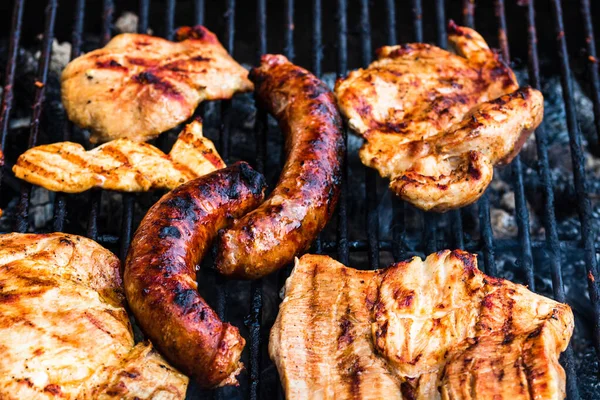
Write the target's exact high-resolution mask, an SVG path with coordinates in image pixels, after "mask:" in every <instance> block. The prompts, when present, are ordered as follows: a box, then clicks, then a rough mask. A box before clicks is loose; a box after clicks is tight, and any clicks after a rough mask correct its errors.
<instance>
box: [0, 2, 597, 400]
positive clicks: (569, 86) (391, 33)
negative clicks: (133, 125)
mask: <svg viewBox="0 0 600 400" xmlns="http://www.w3.org/2000/svg"><path fill="white" fill-rule="evenodd" d="M547 2H549V3H550V5H551V7H552V12H553V14H552V15H553V21H552V24H553V25H554V28H555V32H553V33H555V34H556V50H557V55H556V60H557V61H558V63H559V67H560V76H561V86H562V93H563V102H564V107H565V110H566V117H567V127H568V133H569V144H570V154H571V158H572V165H573V178H574V191H575V193H576V198H577V207H578V213H579V221H580V225H581V230H580V234H581V239H580V240H578V239H576V240H561V239H560V237H559V231H558V223H557V218H556V213H555V198H554V191H553V187H552V186H553V181H552V176H551V171H550V162H549V154H548V132H547V129H546V126H545V124H542V125H541V126H540V127H539V129H538V130H537V132H536V149H537V157H538V160H537V161H538V164H537V165H538V168H537V173H538V174H539V178H540V181H541V185H540V186H541V189H542V192H543V193H542V195H543V201H544V207H543V226H544V231H545V240H535V239H533V238H532V236H531V232H530V221H529V212H528V209H527V200H526V197H525V188H524V183H523V182H524V181H523V179H524V178H523V176H524V167H523V163H522V162H521V158H520V157H519V156H517V157H516V158H515V159H514V161H513V163H512V164H511V166H510V168H511V177H512V189H513V191H514V195H515V218H516V221H517V227H518V237H517V238H516V239H513V238H511V239H501V240H495V239H494V235H493V229H492V223H491V219H490V199H489V198H488V196H487V194H484V196H483V197H482V198H481V199H480V201H479V202H478V206H477V207H478V217H479V226H480V238H475V239H473V238H468V237H466V235H464V230H463V213H462V212H461V211H460V210H458V211H452V212H450V213H448V214H447V215H442V216H440V215H437V214H429V213H422V212H420V211H416V210H414V209H412V207H411V206H409V205H407V204H405V203H403V202H401V201H399V200H397V199H395V198H394V199H393V200H392V208H393V218H394V222H395V223H394V225H393V226H392V230H391V240H380V238H379V231H380V229H379V221H380V216H379V203H380V201H381V198H382V196H384V195H385V194H383V193H378V185H377V183H378V180H379V178H378V177H377V175H376V173H375V171H374V170H372V169H368V168H364V170H363V171H362V173H364V186H365V193H364V199H365V204H366V212H365V219H364V220H363V221H362V222H361V224H362V225H363V226H364V227H365V228H364V229H363V231H364V234H365V235H364V236H361V237H350V229H349V220H352V219H353V218H354V216H349V199H350V198H351V196H350V194H349V187H348V185H349V176H348V174H349V171H348V169H346V170H345V171H344V176H343V180H342V192H341V196H340V200H339V205H338V210H337V215H336V221H332V223H331V224H330V225H336V226H335V228H336V232H335V240H330V239H329V240H327V238H325V236H321V237H319V239H318V240H317V241H316V243H315V245H314V247H313V251H315V252H324V253H327V254H331V255H334V256H336V258H337V259H338V260H339V261H341V262H342V263H344V264H346V265H348V264H349V263H350V256H351V254H352V253H359V252H366V254H367V257H366V259H367V260H368V265H369V267H370V268H379V267H380V254H381V252H391V253H392V255H393V258H394V259H395V260H401V259H404V258H406V257H408V256H411V255H413V254H422V253H423V252H426V253H429V252H433V251H435V250H438V249H440V248H445V247H459V248H465V249H467V250H470V251H476V252H480V253H481V254H482V255H483V263H482V269H484V271H485V272H486V273H488V274H490V275H497V274H498V268H497V266H496V260H495V259H496V257H495V255H496V254H497V253H499V252H503V251H508V250H510V251H517V252H518V254H519V256H518V262H519V265H520V267H521V268H522V269H523V271H524V276H525V281H526V282H525V283H527V284H528V285H529V287H530V288H531V289H532V290H535V281H534V271H535V269H534V257H533V252H534V251H536V250H541V251H544V252H546V254H547V255H548V257H547V260H548V262H549V263H550V270H551V278H552V290H553V293H554V297H555V298H556V299H557V300H558V301H561V302H564V301H566V295H565V288H564V284H563V277H562V261H561V259H562V258H561V257H562V255H563V254H564V253H565V252H566V251H570V250H580V251H582V252H583V254H584V260H585V266H586V276H585V277H584V276H583V275H582V276H581V279H587V281H588V288H589V297H590V301H591V304H592V310H593V323H592V325H593V345H594V346H595V348H596V354H600V287H599V285H600V280H599V278H600V275H599V273H598V265H597V258H596V257H597V253H598V252H599V250H598V249H597V248H596V245H595V243H594V240H595V233H594V231H593V227H592V224H591V221H592V205H591V201H590V198H589V193H588V192H586V176H585V174H586V172H585V154H584V152H583V147H582V134H581V132H580V128H579V126H578V123H577V114H576V113H577V110H576V103H575V100H574V95H573V91H574V89H573V77H572V73H571V66H570V60H569V55H568V52H567V40H566V34H565V28H564V21H563V13H562V8H561V2H560V0H548V1H545V2H544V4H545V3H547ZM150 3H151V2H150V0H140V2H139V9H138V14H139V25H138V31H139V32H147V31H148V28H149V17H150ZM193 3H194V6H195V7H194V9H195V12H194V15H193V17H192V18H190V21H189V23H197V24H201V23H204V22H205V11H206V10H205V4H204V3H205V2H204V1H203V0H195V1H194V2H193ZM294 3H295V2H294V0H286V1H285V4H284V16H283V19H281V20H279V19H277V20H276V21H275V22H274V24H283V28H284V29H283V31H284V47H283V48H282V49H273V48H270V47H268V46H267V44H268V43H267V39H268V34H267V23H268V22H269V23H273V22H271V21H267V16H268V15H269V13H268V10H267V1H266V0H257V1H256V21H255V24H256V32H257V37H256V39H255V41H253V42H254V48H255V49H256V54H257V56H256V57H255V60H254V61H255V63H258V62H259V59H260V55H262V54H265V53H267V51H268V50H269V51H271V52H283V53H284V54H285V55H286V56H287V57H288V58H289V59H291V60H293V59H294V56H295V48H294V33H295V25H294V20H295V18H294V17H295V15H294V11H295V10H296V9H298V10H299V9H300V6H301V7H302V10H303V11H306V12H308V8H309V7H311V9H310V13H311V16H312V26H311V29H312V31H311V38H312V44H311V46H312V53H311V65H310V67H311V69H312V71H313V72H314V73H315V74H316V75H317V76H321V75H322V73H323V72H324V71H323V68H322V67H323V60H324V57H325V55H324V52H323V43H324V34H323V32H324V31H323V21H324V20H325V18H324V17H323V12H324V10H325V9H326V7H324V5H323V4H322V1H321V0H313V1H312V3H311V4H310V5H309V4H308V3H307V4H294ZM357 3H358V4H356V8H353V10H356V12H357V13H358V14H359V15H358V26H357V28H358V32H359V35H358V36H359V46H358V47H359V48H358V52H360V60H361V64H362V65H363V66H365V65H367V64H369V62H370V61H371V56H372V54H373V52H372V29H371V18H370V15H369V12H370V6H371V5H372V3H373V2H369V0H360V1H359V2H357ZM382 3H384V6H383V7H385V14H386V21H385V25H386V26H385V31H386V35H385V41H386V42H387V43H389V44H395V43H397V39H398V36H397V25H396V22H397V18H398V14H399V13H397V10H396V6H397V5H396V4H395V2H394V1H393V0H384V1H382ZM432 3H433V1H432ZM176 6H177V4H176V1H175V0H165V2H164V26H163V28H164V29H163V30H160V31H159V32H160V33H161V35H162V36H164V37H166V38H172V37H173V35H174V32H175V28H176V25H175V16H176V13H177V9H176ZM462 7H463V8H462V17H463V21H462V22H463V24H465V25H467V26H471V27H473V26H474V24H475V21H476V18H475V14H476V8H475V2H474V0H463V3H462ZM24 8H25V0H14V5H13V14H12V25H11V26H12V29H11V34H10V38H9V48H8V57H7V59H8V63H7V68H6V72H5V75H4V77H5V78H4V79H5V81H4V87H3V89H4V90H3V97H2V106H1V109H0V129H1V143H2V148H4V147H5V143H6V137H7V133H8V130H9V120H10V117H11V110H12V108H13V105H14V93H13V87H14V83H15V82H14V81H15V68H16V65H17V57H18V50H19V46H20V40H21V32H22V26H23V15H24ZM411 8H412V15H411V18H412V20H413V25H412V29H413V38H412V39H414V40H415V41H422V40H423V36H424V35H423V33H424V32H423V25H424V24H423V5H422V1H421V0H412V3H411ZM494 8H495V15H496V23H497V32H498V43H499V45H500V50H501V53H502V55H503V56H504V58H505V59H506V60H510V48H509V41H508V29H510V26H509V23H511V24H513V23H515V22H512V20H511V21H507V18H506V11H505V3H504V0H495V1H494ZM57 10H58V1H57V0H48V2H47V6H46V8H45V26H44V34H43V40H42V45H41V56H40V58H39V65H38V71H37V83H36V90H35V98H34V102H33V105H32V106H33V107H32V108H33V111H32V117H31V125H30V132H29V142H28V146H29V147H32V146H35V145H36V144H37V142H38V134H39V132H40V123H41V122H40V121H41V115H42V111H43V106H44V96H45V90H46V85H47V78H48V69H49V63H50V57H51V51H52V40H53V38H54V30H55V24H56V17H57ZM114 10H115V5H114V2H113V0H103V12H102V22H101V33H100V38H101V39H100V44H101V45H104V44H105V43H107V42H108V40H110V37H111V27H112V23H113V14H114ZM63 11H64V10H63ZM85 11H86V1H85V0H76V1H75V4H74V10H72V12H74V19H73V29H72V37H71V43H72V50H71V59H73V58H75V57H77V56H79V55H80V54H81V52H82V47H83V43H84V42H83V36H84V16H85ZM348 11H349V6H348V1H347V0H336V4H335V11H334V14H332V15H330V16H329V19H330V20H333V19H335V21H336V33H335V36H336V49H337V54H336V55H337V62H336V71H335V72H336V74H337V76H343V75H345V74H346V73H347V71H348V69H349V65H348V64H349V62H348V56H349V46H348V36H349V22H348ZM522 11H523V14H522V15H520V16H518V17H517V16H515V17H514V19H515V21H519V22H522V23H526V24H527V25H528V38H527V42H528V50H529V51H528V63H527V65H528V73H529V83H530V84H531V85H532V86H533V87H535V88H537V89H541V80H540V61H539V57H538V47H537V46H538V45H537V39H538V38H537V32H536V19H535V11H536V8H535V4H534V0H528V1H527V6H526V7H524V8H522ZM70 12H71V11H70ZM428 12H429V11H426V13H428ZM432 13H435V16H434V18H435V21H436V22H437V25H436V38H437V40H436V44H437V45H438V46H440V47H442V48H445V47H446V46H447V39H446V4H445V1H444V0H435V7H434V8H432ZM580 15H581V17H582V22H583V28H584V32H585V43H582V45H583V46H585V49H586V51H587V56H588V65H587V68H588V72H589V80H590V82H591V84H590V86H591V98H592V101H593V106H594V108H593V110H594V115H595V127H596V133H597V134H598V135H600V83H599V81H600V79H599V76H598V63H597V59H596V49H595V41H594V29H593V21H592V14H591V5H590V1H589V0H580ZM244 17H245V18H246V17H247V16H244ZM511 17H512V16H511ZM224 21H225V24H224V26H225V29H224V32H217V33H218V34H219V37H220V38H221V40H222V42H223V44H224V46H225V47H226V48H227V49H228V51H229V52H230V53H231V54H234V50H235V49H234V44H235V43H236V41H235V31H236V2H235V0H227V1H226V2H225V13H224ZM208 25H209V28H210V23H209V24H208ZM208 106H209V105H206V106H204V105H202V106H201V107H200V108H199V110H198V111H197V114H198V115H203V112H204V109H205V107H208ZM210 106H211V107H217V108H218V109H219V110H220V111H219V112H218V115H220V122H219V134H220V135H219V141H218V144H219V146H218V149H219V152H220V154H221V155H222V157H223V159H224V160H226V161H229V160H230V153H231V149H232V134H231V129H232V126H231V124H232V119H233V112H234V107H233V106H232V102H231V101H222V102H218V103H216V104H211V105H210ZM73 129H74V128H73V126H72V124H71V123H69V122H67V123H66V124H65V127H64V131H63V137H62V139H63V140H69V139H70V138H71V137H72V132H73ZM254 133H255V141H256V159H255V160H248V161H250V162H253V164H254V165H255V166H256V169H257V170H259V171H261V172H264V171H265V168H266V165H267V143H268V139H269V138H268V117H267V115H266V114H265V113H264V111H261V110H258V111H257V114H256V119H255V126H254ZM163 136H164V137H167V135H163ZM345 140H346V143H348V129H347V127H345ZM166 142H167V139H160V140H159V142H158V143H159V145H160V146H161V147H163V148H164V147H165V146H166ZM346 157H347V156H346ZM1 178H2V171H1V170H0V184H1V183H2V180H1ZM0 193H1V192H0ZM30 195H31V185H30V184H28V183H25V182H23V183H21V186H20V195H19V201H18V207H17V217H16V223H15V226H14V230H15V231H18V232H25V231H27V230H29V228H30V227H29V223H28V218H29V207H30ZM102 196H103V194H102V191H98V190H93V191H91V192H90V193H89V209H90V213H89V218H88V220H87V221H88V222H87V236H89V237H90V238H92V239H95V240H98V239H101V240H100V241H101V242H102V239H104V241H108V242H115V241H118V245H119V255H120V257H121V259H124V258H125V255H126V253H127V249H128V247H129V244H130V240H131V236H132V233H133V230H134V226H133V225H134V217H135V215H134V214H135V210H136V197H135V196H134V195H133V194H125V195H123V200H122V201H123V213H122V221H121V229H120V235H119V237H118V238H117V237H107V236H106V235H100V234H99V230H98V218H99V213H100V204H101V200H102ZM67 208H68V207H67V196H66V195H64V194H58V195H57V196H56V200H55V205H54V213H55V214H54V221H53V228H54V230H56V231H62V230H64V229H65V220H66V218H67V212H68V210H67ZM409 214H411V215H414V214H417V215H418V216H419V220H420V221H421V223H422V224H423V225H422V227H423V229H422V232H423V237H422V238H421V241H420V244H419V245H418V246H417V247H415V246H409V245H407V244H406V240H405V238H406V236H407V230H406V228H407V224H408V223H409V218H408V217H409ZM442 222H443V223H442ZM440 226H445V227H446V229H447V230H448V231H447V232H446V231H444V229H442V228H440ZM335 228H334V229H335ZM329 230H331V227H330V228H329ZM415 249H416V250H415ZM288 273H289V269H288V270H284V271H282V272H281V273H280V274H279V276H278V277H276V280H277V285H278V286H281V284H282V283H283V281H284V279H285V278H286V277H287V274H288ZM215 279H216V288H217V290H216V300H215V302H214V303H213V305H214V306H215V309H216V310H217V312H218V314H219V316H220V317H222V318H224V319H227V303H228V301H227V299H228V290H227V283H226V282H225V281H224V280H223V279H222V278H220V277H216V278H215ZM267 279H270V278H267ZM264 285H265V281H264V280H261V281H255V282H252V283H251V284H250V285H248V289H249V291H250V299H251V301H250V307H249V309H248V317H247V319H246V321H245V322H246V326H247V328H248V331H249V336H248V353H249V354H248V359H249V362H248V364H247V368H248V379H247V385H244V386H243V387H242V388H241V389H240V393H245V394H242V396H248V397H249V398H250V399H258V398H268V397H267V396H266V394H265V393H269V394H272V393H274V391H273V389H272V388H270V389H268V390H265V385H266V383H265V382H264V381H263V380H264V379H263V371H265V369H268V367H266V366H265V365H263V364H264V363H262V358H263V357H264V354H265V347H266V346H265V343H264V340H263V339H264V337H265V332H266V331H267V330H268V329H269V328H270V323H272V321H263V319H264V317H263V303H264V302H265V298H264V297H263V296H264V295H265V293H263V292H264ZM562 363H563V365H564V367H565V370H566V373H567V392H568V397H569V398H570V399H578V398H579V387H578V383H577V376H576V365H575V356H574V352H573V348H572V346H570V347H569V348H568V349H567V351H566V352H565V353H564V355H563V357H562ZM269 382H270V381H269ZM277 388H278V389H277V392H278V395H279V396H280V397H281V396H282V393H281V390H280V388H279V385H278V386H277ZM261 390H262V391H263V392H262V393H261ZM230 393H231V392H225V391H224V390H218V391H215V392H212V393H211V392H202V393H201V395H202V396H209V397H210V396H216V397H224V396H225V395H228V394H230ZM261 394H262V396H261Z"/></svg>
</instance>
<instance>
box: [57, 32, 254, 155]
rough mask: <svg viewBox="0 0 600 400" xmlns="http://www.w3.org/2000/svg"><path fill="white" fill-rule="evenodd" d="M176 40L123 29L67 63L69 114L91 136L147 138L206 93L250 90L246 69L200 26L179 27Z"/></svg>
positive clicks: (223, 95)
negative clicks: (107, 41) (90, 132)
mask: <svg viewBox="0 0 600 400" xmlns="http://www.w3.org/2000/svg"><path fill="white" fill-rule="evenodd" d="M177 40H178V42H171V41H168V40H165V39H161V38H158V37H154V36H148V35H142V34H133V33H125V34H121V35H118V36H115V37H114V38H113V39H112V40H111V41H110V42H109V43H108V44H107V45H106V46H105V47H103V48H101V49H98V50H94V51H92V52H90V53H87V54H85V55H83V56H81V57H79V58H77V59H75V60H73V61H72V62H70V63H69V64H68V65H67V67H66V68H65V69H64V71H63V73H62V99H63V104H64V106H65V109H66V111H67V115H68V116H69V119H70V120H71V121H73V122H74V123H76V124H77V125H79V126H81V127H83V128H87V129H90V130H91V131H92V136H91V138H90V140H91V141H92V143H97V142H105V141H108V140H112V139H117V138H128V139H131V140H135V141H138V142H141V141H146V140H149V139H152V138H153V137H155V136H157V135H159V134H160V133H162V132H164V131H166V130H168V129H171V128H173V127H175V126H176V125H178V124H180V123H182V122H184V121H185V120H186V119H188V118H189V117H190V116H191V115H192V113H193V112H194V110H195V109H196V107H197V106H198V104H199V103H200V102H202V101H204V100H215V99H228V98H231V97H232V96H233V95H234V94H235V93H236V92H247V91H250V90H252V88H253V86H252V82H250V81H249V80H248V71H246V70H245V69H244V68H243V67H242V66H241V65H239V64H238V63H237V62H235V60H234V59H233V58H231V56H230V55H229V54H228V53H227V51H226V50H225V48H223V46H222V45H221V43H219V41H218V40H217V37H216V36H215V35H214V34H213V33H212V32H210V31H209V30H208V29H206V28H204V27H203V26H200V25H198V26H195V27H184V28H180V29H179V30H178V31H177Z"/></svg>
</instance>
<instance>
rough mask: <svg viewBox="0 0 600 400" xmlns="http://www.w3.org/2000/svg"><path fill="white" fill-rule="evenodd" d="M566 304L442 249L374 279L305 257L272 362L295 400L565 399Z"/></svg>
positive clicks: (289, 290)
mask: <svg viewBox="0 0 600 400" xmlns="http://www.w3.org/2000/svg"><path fill="white" fill-rule="evenodd" d="M572 331H573V313H572V311H571V309H570V308H569V306H567V305H566V304H561V303H557V302H555V301H553V300H551V299H548V298H546V297H543V296H540V295H538V294H535V293H532V292H530V291H529V290H528V289H527V288H526V287H524V286H522V285H518V284H514V283H512V282H509V281H506V280H504V279H498V278H492V277H489V276H486V275H484V274H483V273H482V272H481V271H479V270H478V269H477V259H476V256H475V255H473V254H470V253H467V252H464V251H461V250H455V251H450V250H444V251H440V252H438V253H434V254H431V255H430V256H429V257H427V259H426V260H424V261H423V260H421V259H420V258H417V257H415V258H413V259H411V260H408V261H404V262H400V263H397V264H395V265H392V266H391V267H389V268H386V269H381V270H377V271H360V270H356V269H352V268H347V267H345V266H343V265H342V264H340V263H338V262H337V261H334V260H333V259H331V258H329V257H326V256H316V255H305V256H303V257H302V258H301V259H300V260H298V261H297V262H296V267H295V268H294V271H293V272H292V275H291V276H290V278H288V280H287V282H286V285H285V298H284V300H283V302H282V303H281V306H280V309H279V314H278V316H277V320H276V321H275V324H274V326H273V328H272V330H271V337H270V341H269V354H270V356H271V359H272V360H273V361H274V362H275V364H276V365H277V369H278V371H279V376H280V377H281V379H282V384H283V387H284V390H285V393H286V397H287V398H289V399H295V398H310V399H338V400H340V399H354V398H360V399H382V398H385V399H419V400H429V399H431V400H434V399H440V398H441V399H489V400H495V399H498V398H502V399H513V400H521V399H523V400H526V399H531V398H537V399H563V398H564V397H565V373H564V371H563V369H562V367H561V366H560V364H559V361H558V357H559V355H560V353H561V352H562V351H564V350H565V349H566V347H567V345H568V343H569V339H570V338H571V334H572Z"/></svg>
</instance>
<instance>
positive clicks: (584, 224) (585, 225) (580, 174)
mask: <svg viewBox="0 0 600 400" xmlns="http://www.w3.org/2000/svg"><path fill="white" fill-rule="evenodd" d="M552 11H553V14H554V24H555V28H556V35H557V37H556V38H557V47H558V55H559V58H560V70H561V85H562V89H563V90H562V91H563V100H564V104H565V112H566V115H567V127H568V131H569V145H570V148H571V159H572V164H573V176H574V182H575V192H576V194H577V208H578V211H579V220H580V223H581V236H582V240H583V244H584V248H585V261H586V267H587V274H588V276H587V279H588V286H589V292H590V299H591V301H592V306H593V309H594V321H593V326H594V346H595V348H596V355H597V356H599V357H600V288H599V287H598V285H600V281H599V279H600V275H598V265H597V260H596V254H595V253H594V251H595V249H594V232H593V228H592V226H591V224H590V222H591V203H590V199H589V197H588V196H587V193H586V191H585V155H584V154H583V148H582V145H581V132H580V130H579V125H578V122H577V110H576V106H575V103H574V99H573V81H572V75H571V67H570V64H569V58H568V57H569V55H568V52H567V41H566V38H565V29H564V25H563V17H562V7H561V4H560V1H558V0H553V1H552Z"/></svg>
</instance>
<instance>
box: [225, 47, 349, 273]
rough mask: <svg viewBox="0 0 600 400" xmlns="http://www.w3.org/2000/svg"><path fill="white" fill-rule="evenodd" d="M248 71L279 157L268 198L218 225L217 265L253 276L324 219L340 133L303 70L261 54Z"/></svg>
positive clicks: (302, 244)
mask: <svg viewBox="0 0 600 400" xmlns="http://www.w3.org/2000/svg"><path fill="white" fill-rule="evenodd" d="M250 78H251V79H252V80H253V81H254V84H255V85H256V96H257V100H258V101H259V103H260V105H261V106H263V107H264V108H266V109H267V110H268V111H269V112H270V113H271V114H273V116H274V117H275V118H276V119H277V120H278V121H279V125H280V127H281V130H282V132H283V133H284V134H285V136H286V150H287V160H286V163H285V165H284V167H283V171H282V173H281V176H280V177H279V182H278V183H277V187H276V188H275V189H274V190H273V192H272V193H271V195H270V196H269V198H268V199H267V200H266V201H265V202H264V203H263V204H262V205H261V206H260V207H259V208H257V209H256V210H254V211H253V212H251V213H249V214H247V215H245V216H244V217H243V218H241V219H239V220H237V221H235V223H234V224H233V226H232V227H231V228H229V229H227V230H225V231H224V232H223V233H221V235H220V238H219V253H218V256H217V268H218V269H219V271H220V272H221V273H222V274H225V275H228V276H235V277H239V278H246V279H255V278H260V277H262V276H265V275H267V274H269V273H271V272H273V271H275V270H277V269H278V268H281V267H282V266H284V265H286V264H289V263H291V262H292V261H293V259H294V257H295V256H297V255H299V254H300V253H302V252H304V251H306V250H307V249H308V248H309V247H310V245H311V243H312V242H313V241H314V240H315V238H316V237H317V235H318V234H319V232H320V231H321V230H322V229H323V228H324V227H325V224H326V223H327V221H328V220H329V218H330V217H331V214H332V213H333V210H334V209H335V205H336V203H337V199H338V196H339V190H340V183H341V164H342V154H343V152H344V140H343V137H342V129H341V121H340V116H339V113H338V111H337V108H336V106H335V100H334V98H333V94H332V93H331V91H330V90H329V89H328V88H327V86H326V85H325V84H324V83H323V82H321V81H320V80H319V79H317V78H316V77H315V76H314V75H312V74H311V73H310V72H308V71H307V70H305V69H303V68H300V67H298V66H296V65H294V64H292V63H290V62H289V61H288V60H287V58H285V57H284V56H281V55H265V56H263V58H262V61H261V65H260V67H258V68H255V69H253V70H252V72H251V74H250Z"/></svg>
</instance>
